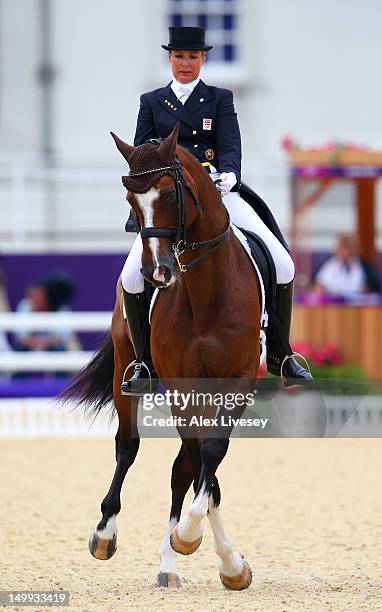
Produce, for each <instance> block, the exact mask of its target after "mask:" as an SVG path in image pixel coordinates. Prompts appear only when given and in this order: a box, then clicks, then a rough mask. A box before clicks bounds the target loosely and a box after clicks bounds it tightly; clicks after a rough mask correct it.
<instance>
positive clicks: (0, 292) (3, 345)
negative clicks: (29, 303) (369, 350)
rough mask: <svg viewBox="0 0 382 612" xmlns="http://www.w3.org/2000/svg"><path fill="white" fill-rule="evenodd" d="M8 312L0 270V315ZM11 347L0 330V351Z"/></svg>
mask: <svg viewBox="0 0 382 612" xmlns="http://www.w3.org/2000/svg"><path fill="white" fill-rule="evenodd" d="M2 312H9V303H8V296H7V291H6V281H5V276H4V273H3V271H2V269H1V268H0V313H2ZM9 350H11V346H10V345H9V342H8V339H7V335H6V334H5V333H4V332H3V331H2V330H0V351H9Z"/></svg>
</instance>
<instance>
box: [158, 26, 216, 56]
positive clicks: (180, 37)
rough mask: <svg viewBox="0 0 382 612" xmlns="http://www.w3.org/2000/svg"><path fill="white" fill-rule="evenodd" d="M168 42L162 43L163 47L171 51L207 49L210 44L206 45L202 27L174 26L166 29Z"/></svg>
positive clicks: (209, 47)
mask: <svg viewBox="0 0 382 612" xmlns="http://www.w3.org/2000/svg"><path fill="white" fill-rule="evenodd" d="M168 33H169V43H168V45H162V48H163V49H166V50H167V51H171V50H173V49H176V50H178V51H209V50H210V49H212V46H208V45H206V41H205V36H206V31H205V30H204V28H189V27H182V28H175V27H171V28H169V29H168Z"/></svg>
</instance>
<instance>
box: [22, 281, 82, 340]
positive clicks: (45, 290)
mask: <svg viewBox="0 0 382 612" xmlns="http://www.w3.org/2000/svg"><path fill="white" fill-rule="evenodd" d="M74 291H75V286H74V283H73V281H72V280H71V279H70V278H69V277H68V276H67V275H66V274H64V273H62V272H54V273H52V274H50V275H49V276H47V277H46V278H45V279H44V280H43V281H42V282H41V283H37V284H34V285H30V286H29V287H28V289H27V292H26V297H25V298H24V299H22V300H21V301H20V302H19V303H18V305H17V308H16V312H18V313H30V312H65V311H70V306H69V303H70V300H71V298H72V297H73V295H74ZM15 342H16V349H17V350H20V351H67V350H75V349H78V348H79V343H78V341H77V339H76V337H75V336H74V334H72V332H71V331H70V330H66V329H60V330H55V331H46V332H45V331H40V330H36V331H31V330H26V329H25V330H23V331H21V332H18V333H17V334H15Z"/></svg>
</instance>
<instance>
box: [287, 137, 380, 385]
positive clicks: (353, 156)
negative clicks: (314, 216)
mask: <svg viewBox="0 0 382 612" xmlns="http://www.w3.org/2000/svg"><path fill="white" fill-rule="evenodd" d="M289 162H290V193H291V207H292V216H291V227H290V237H291V240H290V244H291V250H292V252H293V254H294V256H295V259H296V263H297V269H298V273H299V274H300V275H301V274H302V275H305V277H306V278H308V277H310V278H311V276H312V272H313V269H312V256H311V253H310V252H308V250H305V252H304V250H303V249H301V242H302V238H303V236H304V232H305V231H306V230H305V225H304V224H305V216H306V213H307V212H308V211H309V210H310V209H311V208H312V207H314V206H317V205H319V203H320V200H321V199H322V197H323V195H324V194H326V193H327V192H328V191H329V190H330V189H331V188H332V187H333V185H334V184H338V183H339V182H347V183H349V182H350V183H351V184H352V185H353V192H354V198H353V202H351V201H349V202H348V203H347V206H349V207H351V206H354V207H355V210H354V211H353V212H354V213H355V220H356V223H355V226H356V227H355V230H354V234H355V235H356V237H357V241H358V249H359V254H360V256H361V257H362V258H363V259H365V260H366V261H368V262H370V263H372V264H373V265H375V266H378V257H377V249H376V191H377V181H378V179H380V178H381V177H382V152H374V151H367V150H360V149H355V148H352V149H350V148H347V149H346V148H334V149H331V150H327V151H324V150H309V149H292V150H291V151H290V152H289ZM349 213H350V211H349ZM323 214H324V215H325V210H323ZM335 229H336V230H337V229H338V232H337V233H341V231H342V230H343V228H341V227H338V228H335ZM374 301H377V302H378V300H374ZM292 333H293V339H294V341H306V342H310V343H312V344H313V345H316V346H320V345H322V344H325V343H326V342H333V343H335V344H336V345H337V346H338V348H339V349H340V350H341V352H342V354H343V356H344V359H345V362H346V363H349V364H350V363H351V364H357V365H359V366H361V367H362V368H363V370H364V371H365V373H366V374H367V375H368V376H370V377H374V378H381V379H382V359H381V357H380V349H381V344H382V307H381V306H380V305H379V304H374V305H371V304H367V303H359V304H358V305H349V304H327V305H316V306H308V305H304V304H296V306H295V310H294V322H293V332H292Z"/></svg>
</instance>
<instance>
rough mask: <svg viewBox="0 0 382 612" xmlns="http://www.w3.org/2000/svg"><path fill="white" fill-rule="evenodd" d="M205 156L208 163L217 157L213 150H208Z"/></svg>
mask: <svg viewBox="0 0 382 612" xmlns="http://www.w3.org/2000/svg"><path fill="white" fill-rule="evenodd" d="M204 155H205V157H206V159H208V161H212V160H213V158H214V157H215V151H214V150H213V149H206V151H205V153H204Z"/></svg>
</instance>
